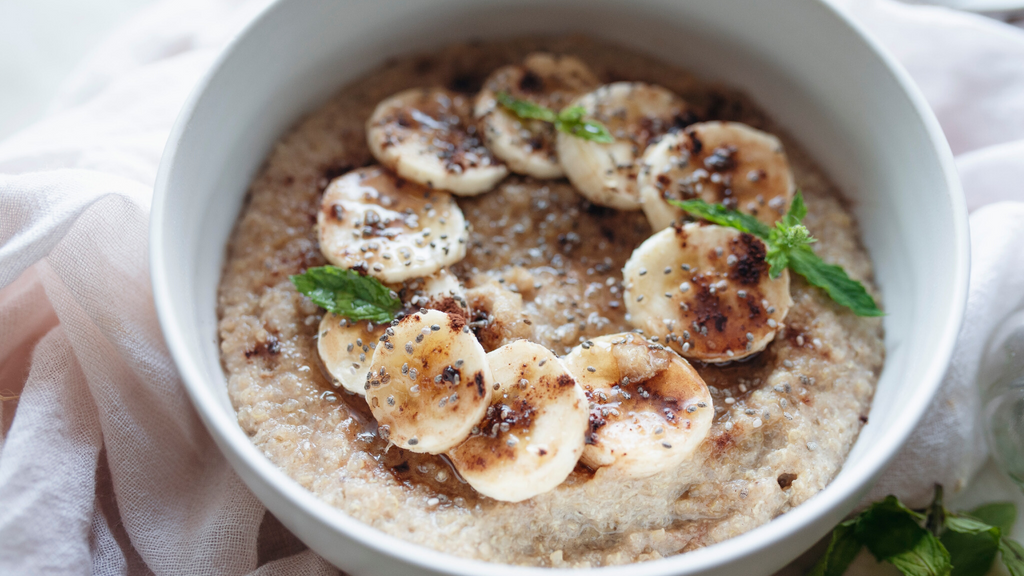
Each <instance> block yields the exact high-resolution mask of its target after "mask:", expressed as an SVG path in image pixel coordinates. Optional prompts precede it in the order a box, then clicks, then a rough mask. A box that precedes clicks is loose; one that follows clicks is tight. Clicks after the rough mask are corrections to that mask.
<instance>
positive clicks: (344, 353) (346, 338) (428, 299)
mask: <svg viewBox="0 0 1024 576" xmlns="http://www.w3.org/2000/svg"><path fill="white" fill-rule="evenodd" d="M395 291H396V292H397V293H398V294H399V295H400V296H401V297H402V300H403V301H404V302H405V303H406V306H412V307H413V308H415V309H419V308H430V309H432V310H442V311H444V312H450V313H452V314H461V315H462V316H463V317H466V318H468V317H469V307H468V305H467V304H466V294H465V289H464V288H463V287H462V285H461V284H460V283H459V280H458V278H456V277H455V275H454V274H452V273H451V272H449V271H448V270H447V269H441V270H439V271H438V272H436V273H435V274H432V275H430V276H427V277H426V278H415V279H413V280H409V281H408V282H406V283H405V284H403V285H401V286H396V287H395ZM387 327H388V326H387V324H376V325H375V324H373V323H372V322H352V321H350V320H347V319H345V318H342V317H341V316H338V315H336V314H333V313H331V312H328V313H326V314H324V317H323V319H322V320H320V328H319V332H318V335H317V352H318V353H319V355H320V361H321V363H322V364H323V367H324V369H325V370H326V371H327V373H328V374H329V375H330V376H331V381H332V383H333V384H334V385H335V386H341V387H343V388H345V389H346V390H348V391H349V392H353V393H356V394H359V395H360V396H363V395H364V392H365V390H364V385H365V383H366V371H367V369H368V368H369V366H370V360H371V359H372V358H373V350H374V349H375V348H376V346H377V344H378V339H379V338H380V337H381V336H382V335H384V333H385V330H386V329H387Z"/></svg>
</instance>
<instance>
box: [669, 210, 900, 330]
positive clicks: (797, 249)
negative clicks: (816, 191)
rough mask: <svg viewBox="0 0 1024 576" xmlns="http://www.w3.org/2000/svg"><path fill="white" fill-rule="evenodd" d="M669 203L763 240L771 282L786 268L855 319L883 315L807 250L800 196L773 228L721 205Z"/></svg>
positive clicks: (857, 288)
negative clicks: (846, 310) (851, 313)
mask: <svg viewBox="0 0 1024 576" xmlns="http://www.w3.org/2000/svg"><path fill="white" fill-rule="evenodd" d="M668 203H669V204H671V205H673V206H675V207H676V208H680V209H682V210H684V211H686V212H688V213H690V214H692V215H693V216H696V217H698V218H702V219H704V220H707V221H708V222H711V223H712V224H718V225H719V226H727V227H729V228H735V229H736V230H739V231H741V232H746V233H748V234H753V235H754V236H757V237H758V238H760V239H761V240H764V242H765V246H766V247H767V253H766V254H765V262H767V263H768V265H769V266H770V268H769V270H768V274H769V275H770V276H771V277H772V278H778V277H779V275H780V274H782V270H783V269H785V268H789V269H790V270H792V271H793V272H795V273H797V274H799V275H801V276H803V277H804V278H805V279H806V280H807V282H809V283H810V284H811V285H813V286H817V287H818V288H821V289H823V290H825V292H826V293H828V295H829V297H831V298H832V300H834V301H835V302H836V303H837V304H840V305H842V306H846V307H847V308H849V309H850V310H852V311H853V313H854V314H856V315H858V316H882V315H884V312H882V311H881V310H880V309H879V308H878V305H877V304H875V300H874V298H872V297H871V295H870V294H868V291H867V290H866V289H865V288H864V285H863V284H861V283H860V282H857V281H856V280H853V279H851V278H850V277H849V276H848V275H847V274H846V271H845V270H843V269H842V268H841V267H839V266H835V265H833V264H826V263H825V261H824V260H822V259H821V258H819V257H818V255H817V254H815V253H814V251H812V250H811V249H810V244H812V243H813V242H816V240H815V239H814V238H813V237H812V236H811V234H810V232H808V230H807V228H806V227H805V226H804V225H803V224H801V223H800V220H801V219H803V218H804V216H806V215H807V206H805V205H804V197H803V195H802V194H800V193H799V192H797V194H796V196H794V197H793V202H792V203H791V204H790V206H789V211H788V212H787V213H786V215H785V216H784V217H783V218H782V219H781V220H780V221H779V222H776V223H775V226H774V227H771V226H768V225H767V224H765V223H764V222H761V221H760V220H758V219H757V218H754V217H753V216H751V215H749V214H744V213H743V212H739V211H737V210H731V209H729V208H726V207H725V206H723V205H721V204H708V203H707V202H705V201H703V200H672V199H669V200H668Z"/></svg>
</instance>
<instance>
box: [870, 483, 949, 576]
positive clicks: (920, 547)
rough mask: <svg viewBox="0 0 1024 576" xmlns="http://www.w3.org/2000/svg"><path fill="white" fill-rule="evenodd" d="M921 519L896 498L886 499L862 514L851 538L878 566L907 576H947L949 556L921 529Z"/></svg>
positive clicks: (928, 533)
mask: <svg viewBox="0 0 1024 576" xmlns="http://www.w3.org/2000/svg"><path fill="white" fill-rule="evenodd" d="M924 519H925V516H924V515H923V514H920V513H918V512H914V511H913V510H911V509H909V508H907V507H906V506H904V505H903V504H902V503H901V502H900V501H899V500H897V499H896V497H895V496H887V497H886V498H885V499H884V500H882V501H881V502H876V503H874V504H872V505H871V506H870V507H868V509H867V510H865V511H864V512H862V513H861V515H860V516H859V517H858V518H857V525H856V527H855V528H854V534H855V536H856V537H857V539H858V540H860V541H861V542H862V543H863V544H864V545H865V546H867V548H868V550H870V551H871V553H872V554H874V556H875V558H876V559H878V561H879V562H881V561H883V560H884V561H887V562H889V563H890V564H892V565H893V566H895V567H896V568H898V569H899V570H900V572H902V573H903V574H906V575H907V576H948V575H949V573H950V569H951V566H950V560H949V553H948V552H947V551H946V549H945V548H943V547H942V544H941V543H940V542H939V539H938V538H936V537H935V535H934V534H932V533H931V532H929V531H927V530H925V529H924V528H922V527H921V525H920V522H921V521H922V520H924Z"/></svg>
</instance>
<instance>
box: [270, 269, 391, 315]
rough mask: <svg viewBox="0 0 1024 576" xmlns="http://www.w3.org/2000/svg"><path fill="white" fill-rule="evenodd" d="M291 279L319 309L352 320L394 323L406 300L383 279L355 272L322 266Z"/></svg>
mask: <svg viewBox="0 0 1024 576" xmlns="http://www.w3.org/2000/svg"><path fill="white" fill-rule="evenodd" d="M290 278H291V281H292V284H295V288H297V289H298V290H299V292H301V293H302V294H305V295H306V296H307V297H309V299H310V300H312V301H313V303H315V304H316V305H317V306H320V307H321V308H326V309H327V310H328V311H330V312H333V313H335V314H337V315H339V316H343V317H345V318H348V319H349V320H355V321H359V320H370V321H373V322H377V323H384V322H390V321H391V320H393V319H394V317H395V313H396V312H398V311H399V310H400V309H401V308H402V301H401V300H399V299H398V297H397V296H395V294H394V293H393V292H392V291H391V289H390V288H388V287H387V286H385V285H384V284H382V283H381V282H380V280H377V279H376V278H371V277H369V276H361V275H360V274H359V273H357V272H355V271H353V270H346V269H343V268H337V267H335V266H320V267H319V268H310V269H308V270H306V272H305V273H303V274H297V275H295V276H291V277H290Z"/></svg>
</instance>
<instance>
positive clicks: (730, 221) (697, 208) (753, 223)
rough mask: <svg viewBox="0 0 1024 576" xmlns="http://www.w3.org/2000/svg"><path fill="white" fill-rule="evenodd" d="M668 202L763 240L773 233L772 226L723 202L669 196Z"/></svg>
mask: <svg viewBox="0 0 1024 576" xmlns="http://www.w3.org/2000/svg"><path fill="white" fill-rule="evenodd" d="M667 200H668V203H669V204H671V205H673V206H675V207H676V208H681V209H683V210H685V211H687V212H689V213H690V214H692V215H694V216H696V217H698V218H702V219H704V220H707V221H708V222H711V223H712V224H718V225H719V226H726V227H728V228H735V229H737V230H739V231H740V232H746V233H747V234H753V235H754V236H757V237H758V238H760V239H761V240H767V239H768V236H769V235H770V234H771V232H772V229H771V227H770V226H768V225H767V224H765V223H764V222H761V221H760V220H758V219H757V218H754V217H753V216H751V215H750V214H744V213H743V212H739V211H737V210H730V209H729V208H726V207H725V206H724V205H722V204H708V203H707V202H705V201H703V200H673V199H671V198H668V199H667Z"/></svg>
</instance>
